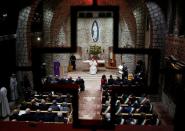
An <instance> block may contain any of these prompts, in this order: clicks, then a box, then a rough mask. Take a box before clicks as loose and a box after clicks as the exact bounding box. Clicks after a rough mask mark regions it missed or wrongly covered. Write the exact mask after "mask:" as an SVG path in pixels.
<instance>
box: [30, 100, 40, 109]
mask: <svg viewBox="0 0 185 131" xmlns="http://www.w3.org/2000/svg"><path fill="white" fill-rule="evenodd" d="M27 107H28V108H30V109H31V110H34V111H35V110H37V109H38V108H39V103H38V102H36V99H32V100H31V103H30V105H28V106H27Z"/></svg>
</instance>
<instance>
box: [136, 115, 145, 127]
mask: <svg viewBox="0 0 185 131" xmlns="http://www.w3.org/2000/svg"><path fill="white" fill-rule="evenodd" d="M145 122H146V115H145V113H141V115H140V116H139V118H138V119H137V123H136V124H137V125H145Z"/></svg>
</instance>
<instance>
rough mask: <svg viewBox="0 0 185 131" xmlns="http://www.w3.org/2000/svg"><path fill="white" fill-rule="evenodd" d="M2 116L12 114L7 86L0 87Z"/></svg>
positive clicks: (0, 115)
mask: <svg viewBox="0 0 185 131" xmlns="http://www.w3.org/2000/svg"><path fill="white" fill-rule="evenodd" d="M0 105H1V106H0V117H6V116H8V115H10V106H9V103H8V99H7V89H6V88H5V87H1V88H0Z"/></svg>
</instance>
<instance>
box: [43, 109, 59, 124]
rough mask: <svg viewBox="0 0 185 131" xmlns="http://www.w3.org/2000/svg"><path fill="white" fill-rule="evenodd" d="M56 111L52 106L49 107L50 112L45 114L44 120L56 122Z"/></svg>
mask: <svg viewBox="0 0 185 131" xmlns="http://www.w3.org/2000/svg"><path fill="white" fill-rule="evenodd" d="M55 116H56V113H53V112H52V108H48V112H46V113H45V114H44V117H43V120H44V122H54V120H55Z"/></svg>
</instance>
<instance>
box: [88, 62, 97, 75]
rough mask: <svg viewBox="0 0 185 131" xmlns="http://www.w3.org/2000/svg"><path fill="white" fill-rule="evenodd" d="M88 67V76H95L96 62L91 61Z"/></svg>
mask: <svg viewBox="0 0 185 131" xmlns="http://www.w3.org/2000/svg"><path fill="white" fill-rule="evenodd" d="M89 65H90V74H91V75H94V74H96V73H97V62H96V60H94V59H92V60H91V61H90V62H89Z"/></svg>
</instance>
